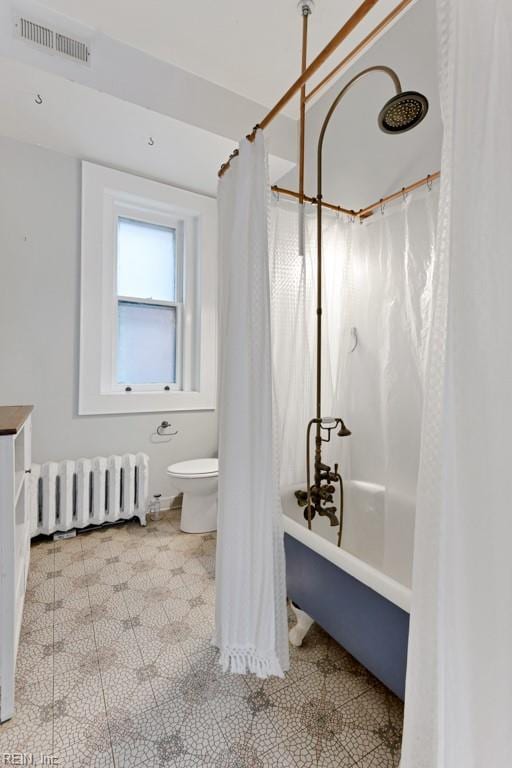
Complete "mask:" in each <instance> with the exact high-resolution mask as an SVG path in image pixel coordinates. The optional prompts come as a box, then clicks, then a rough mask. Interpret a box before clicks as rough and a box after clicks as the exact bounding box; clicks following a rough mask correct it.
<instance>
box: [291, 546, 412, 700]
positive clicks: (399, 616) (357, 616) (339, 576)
mask: <svg viewBox="0 0 512 768" xmlns="http://www.w3.org/2000/svg"><path fill="white" fill-rule="evenodd" d="M284 544H285V551H286V582H287V591H288V597H289V598H290V600H293V602H294V603H296V604H297V605H298V606H300V608H302V610H303V611H305V612H306V613H307V614H309V615H310V616H311V617H312V618H313V619H314V620H315V621H316V622H317V624H319V625H320V626H321V627H322V628H323V629H325V631H326V632H327V633H328V634H329V635H331V637H333V638H334V639H335V640H336V641H337V642H338V643H339V644H340V645H342V646H343V647H344V648H345V649H346V650H347V651H348V652H349V653H350V654H352V656H354V657H355V658H356V659H357V660H358V661H360V662H361V664H363V665H364V666H365V667H366V668H367V669H369V670H370V672H372V674H374V675H375V677H377V678H378V679H379V680H380V681H381V682H383V683H384V685H386V686H387V687H388V688H390V690H392V691H393V693H395V694H396V695H397V696H399V697H400V698H401V699H403V698H404V693H405V672H406V666H407V642H408V635H409V614H408V613H407V612H406V611H404V610H402V609H401V608H399V607H398V606H397V605H395V604H394V603H391V602H390V601H389V600H387V599H386V598H385V597H382V595H379V594H378V593H377V592H375V591H374V590H373V589H371V588H370V587H367V586H366V584H363V583H362V582H361V581H358V580H357V579H355V578H354V577H353V576H350V574H348V573H346V572H345V571H343V570H342V569H341V568H338V567H337V566H336V565H334V564H333V563H331V562H330V561H329V560H326V559H325V558H324V557H322V556H321V555H319V554H318V553H317V552H314V551H313V550H312V549H309V547H306V546H305V545H304V544H302V542H300V541H297V539H295V538H293V536H290V535H289V534H287V533H286V534H285V537H284Z"/></svg>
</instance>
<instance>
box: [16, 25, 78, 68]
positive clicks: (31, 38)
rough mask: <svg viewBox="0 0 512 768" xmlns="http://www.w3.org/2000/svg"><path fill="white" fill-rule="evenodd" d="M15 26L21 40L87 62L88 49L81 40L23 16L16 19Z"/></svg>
mask: <svg viewBox="0 0 512 768" xmlns="http://www.w3.org/2000/svg"><path fill="white" fill-rule="evenodd" d="M16 26H17V28H18V34H19V36H20V38H21V39H22V40H27V41H28V42H29V43H34V44H35V45H40V46H42V47H43V48H47V49H49V50H51V51H54V52H55V53H58V54H61V55H62V56H67V57H68V58H70V59H73V60H74V61H78V62H80V63H81V64H88V63H89V56H90V50H89V48H88V46H87V45H86V43H84V42H82V41H81V40H76V39H75V38H73V37H69V36H68V35H63V34H62V33H61V32H57V30H55V29H51V28H50V27H45V26H43V25H42V24H36V22H34V21H31V20H30V19H26V18H24V17H21V18H20V19H19V20H18V23H17V24H16Z"/></svg>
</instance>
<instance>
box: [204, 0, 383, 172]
mask: <svg viewBox="0 0 512 768" xmlns="http://www.w3.org/2000/svg"><path fill="white" fill-rule="evenodd" d="M378 2H379V0H363V2H362V3H361V5H360V6H359V8H357V10H355V11H354V13H353V14H352V16H351V17H350V18H349V19H348V21H347V22H345V24H344V25H343V26H342V27H341V29H339V30H338V32H337V33H336V34H335V35H334V37H333V38H332V40H330V41H329V42H328V43H327V45H326V46H325V48H323V49H322V50H321V51H320V53H319V54H318V56H317V57H316V58H315V59H313V61H312V62H311V64H310V65H309V66H308V67H306V69H305V70H304V72H303V73H302V74H301V76H300V77H299V78H297V80H296V81H295V82H294V83H293V85H291V86H290V87H289V88H288V90H287V91H286V93H285V94H284V96H282V97H281V98H280V99H279V101H278V102H277V104H275V105H274V106H273V107H272V109H271V110H270V112H268V113H267V114H266V115H265V117H264V118H263V119H262V120H261V121H260V122H259V123H258V124H257V125H256V126H255V127H254V128H253V130H252V132H251V133H249V134H248V136H247V138H248V139H249V141H254V137H255V135H256V131H257V129H258V128H262V129H263V128H266V127H267V125H269V124H270V123H271V122H272V120H273V119H274V118H275V117H276V116H277V115H278V114H279V113H280V112H281V110H282V109H283V107H285V106H286V105H287V104H288V102H289V101H290V100H291V99H292V98H293V97H294V96H295V94H296V93H298V92H299V91H300V89H301V88H302V86H303V85H305V84H306V83H307V81H308V80H309V78H310V77H311V76H312V75H314V74H315V72H317V70H318V69H320V67H321V66H322V64H324V63H325V62H326V61H327V59H328V58H329V56H330V55H331V54H332V53H333V52H334V51H335V50H336V49H337V48H339V46H340V45H341V43H342V42H343V41H344V40H345V39H346V38H347V37H348V36H349V34H350V33H351V32H353V30H354V29H355V28H356V27H357V25H358V24H359V23H360V22H361V21H362V20H363V19H364V17H365V16H367V14H368V13H369V12H370V11H371V10H372V8H373V7H374V6H375V5H377V3H378ZM237 154H238V150H235V151H234V152H233V153H232V154H231V155H230V156H229V159H228V160H227V161H226V162H225V163H223V164H222V165H221V167H220V169H219V173H218V175H219V176H223V175H224V173H225V172H226V170H227V169H228V168H229V166H230V163H231V160H232V159H233V157H236V155H237Z"/></svg>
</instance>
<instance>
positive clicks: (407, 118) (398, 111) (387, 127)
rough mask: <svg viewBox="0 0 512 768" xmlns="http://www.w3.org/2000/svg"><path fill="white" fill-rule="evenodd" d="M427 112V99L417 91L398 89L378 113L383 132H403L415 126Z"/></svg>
mask: <svg viewBox="0 0 512 768" xmlns="http://www.w3.org/2000/svg"><path fill="white" fill-rule="evenodd" d="M427 112H428V100H427V98H426V97H425V96H423V94H421V93H418V92H417V91H400V92H399V93H397V94H396V95H395V96H393V97H392V98H391V99H390V100H389V101H387V102H386V103H385V104H384V106H383V108H382V109H381V111H380V114H379V127H380V129H381V131H384V133H405V131H410V130H411V128H415V127H416V126H417V125H418V124H419V123H421V121H422V120H423V118H424V117H425V115H426V114H427Z"/></svg>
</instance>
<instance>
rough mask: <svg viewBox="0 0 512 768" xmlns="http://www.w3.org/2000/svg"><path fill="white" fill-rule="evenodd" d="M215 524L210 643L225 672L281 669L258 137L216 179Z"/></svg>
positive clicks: (279, 557) (282, 620)
mask: <svg viewBox="0 0 512 768" xmlns="http://www.w3.org/2000/svg"><path fill="white" fill-rule="evenodd" d="M218 206H219V264H220V270H219V274H220V279H219V283H220V294H219V305H220V333H219V338H220V366H219V368H220V386H219V515H218V543H217V569H216V625H215V637H214V643H215V645H217V646H218V648H219V649H220V660H221V663H222V665H223V667H224V669H226V670H227V669H229V670H231V671H232V672H237V673H241V674H244V673H246V672H254V673H256V674H257V675H258V676H259V677H266V676H267V675H278V676H282V675H283V673H284V671H286V670H287V669H288V637H287V619H286V586H285V572H284V549H283V530H282V515H281V504H280V496H279V482H278V477H279V468H278V454H277V450H276V439H275V419H274V413H273V392H272V365H271V340H270V283H269V258H268V226H267V220H268V179H267V161H266V153H265V146H264V139H263V134H262V132H261V131H258V132H257V134H256V138H255V141H254V142H253V143H250V142H249V141H247V140H246V139H244V140H243V141H242V142H241V144H240V154H239V157H238V158H236V160H234V161H233V162H232V166H231V168H230V170H229V171H228V172H227V173H226V174H225V175H224V177H223V178H222V179H221V180H220V183H219V190H218Z"/></svg>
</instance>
